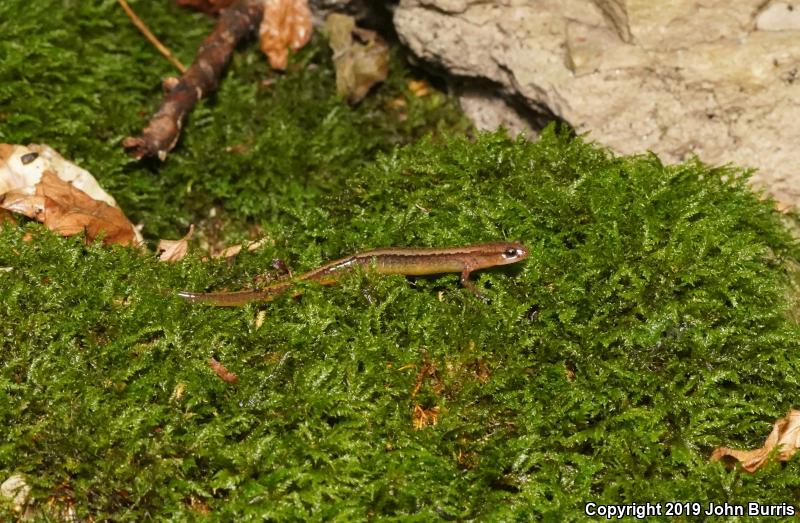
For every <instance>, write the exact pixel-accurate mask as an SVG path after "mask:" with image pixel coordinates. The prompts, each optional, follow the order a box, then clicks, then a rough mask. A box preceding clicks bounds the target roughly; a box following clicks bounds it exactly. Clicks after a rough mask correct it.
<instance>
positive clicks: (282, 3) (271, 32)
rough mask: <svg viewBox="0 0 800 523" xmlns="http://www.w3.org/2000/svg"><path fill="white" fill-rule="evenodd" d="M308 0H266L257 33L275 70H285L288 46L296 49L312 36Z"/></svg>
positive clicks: (287, 59) (293, 49)
mask: <svg viewBox="0 0 800 523" xmlns="http://www.w3.org/2000/svg"><path fill="white" fill-rule="evenodd" d="M311 31H312V26H311V10H310V9H309V8H308V0H264V18H262V19H261V27H259V29H258V36H259V39H260V42H261V50H262V51H263V52H264V54H266V55H267V58H269V63H270V65H271V66H272V68H273V69H279V70H281V71H282V70H284V69H286V64H287V63H288V61H289V49H291V50H292V51H297V50H298V49H300V48H301V47H303V46H304V45H306V44H307V43H308V41H309V40H310V39H311Z"/></svg>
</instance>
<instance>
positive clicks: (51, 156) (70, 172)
mask: <svg viewBox="0 0 800 523" xmlns="http://www.w3.org/2000/svg"><path fill="white" fill-rule="evenodd" d="M0 209H5V210H7V211H11V212H15V213H18V214H22V215H25V216H28V217H29V218H33V219H35V220H37V221H40V222H42V223H43V224H44V225H45V226H46V227H47V228H48V229H50V230H51V231H54V232H57V233H59V234H61V235H63V236H71V235H74V234H79V233H81V232H85V233H86V237H87V239H88V240H89V241H91V240H94V238H96V237H98V236H100V235H102V236H103V242H104V243H106V244H112V243H120V244H124V245H135V244H139V243H141V241H142V238H141V235H140V234H139V231H137V230H136V228H135V227H134V226H133V224H132V223H131V222H130V221H129V220H128V219H127V218H126V217H125V214H123V212H122V211H121V210H120V209H119V207H117V206H116V202H115V201H114V198H112V197H111V195H109V194H108V193H106V192H105V191H104V190H103V189H102V188H101V187H100V185H99V184H98V183H97V181H96V180H95V179H94V177H93V176H92V175H91V174H89V172H88V171H86V170H85V169H81V168H80V167H78V166H77V165H75V164H73V163H71V162H69V161H67V160H65V159H64V158H63V157H61V155H59V154H58V153H57V152H56V151H55V150H53V149H51V148H50V147H48V146H46V145H29V146H28V147H25V146H22V145H11V144H0Z"/></svg>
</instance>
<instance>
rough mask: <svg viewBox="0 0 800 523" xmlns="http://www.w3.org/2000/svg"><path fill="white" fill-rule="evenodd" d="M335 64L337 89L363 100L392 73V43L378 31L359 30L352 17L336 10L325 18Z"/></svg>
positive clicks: (352, 97)
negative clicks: (389, 43)
mask: <svg viewBox="0 0 800 523" xmlns="http://www.w3.org/2000/svg"><path fill="white" fill-rule="evenodd" d="M325 30H326V31H327V32H328V38H329V43H330V46H331V49H332V50H333V63H334V66H335V67H336V91H337V92H338V93H339V94H341V95H343V96H345V97H347V101H348V102H350V103H352V104H355V103H358V102H360V101H361V100H362V99H363V98H364V97H365V96H366V95H367V92H368V91H369V90H370V88H371V87H372V86H373V85H375V84H376V83H378V82H382V81H383V80H385V79H386V76H387V75H388V74H389V46H387V45H386V42H384V41H383V39H382V38H381V37H380V36H378V34H377V33H376V32H375V31H369V30H367V29H360V28H358V27H356V22H355V20H354V19H353V17H351V16H347V15H342V14H338V13H333V14H331V15H329V16H328V18H327V19H326V20H325Z"/></svg>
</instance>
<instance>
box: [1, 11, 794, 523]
mask: <svg viewBox="0 0 800 523" xmlns="http://www.w3.org/2000/svg"><path fill="white" fill-rule="evenodd" d="M134 6H135V7H136V8H137V10H138V11H140V14H142V15H143V16H144V17H145V19H146V20H147V21H148V23H150V25H151V26H152V27H153V28H154V29H155V30H156V32H157V33H158V34H159V35H160V36H162V37H163V38H164V40H165V41H166V42H167V44H168V45H170V46H171V47H172V48H173V50H175V51H176V52H177V54H178V55H179V56H181V57H182V58H183V59H184V60H185V61H189V59H190V58H191V56H192V54H193V51H194V49H195V48H196V46H197V45H198V43H199V42H200V41H201V39H202V38H203V36H204V35H205V33H206V32H207V31H208V30H209V28H210V27H211V22H210V21H209V20H207V19H205V18H204V17H202V16H200V15H195V14H189V13H188V12H186V11H183V10H180V9H178V8H175V7H174V6H172V5H171V4H169V3H167V2H163V3H160V2H159V3H156V2H138V3H134ZM254 47H255V46H254V45H249V46H245V47H243V48H242V49H241V50H240V51H239V52H238V53H237V54H236V56H235V58H234V61H233V64H232V66H231V68H230V70H229V71H228V74H227V76H226V79H225V81H224V82H223V84H222V87H221V89H220V91H219V92H218V93H217V94H216V95H215V96H214V97H212V99H210V100H207V101H204V102H203V103H201V104H200V105H199V106H198V107H197V108H196V109H195V111H194V113H193V115H192V117H191V119H190V121H189V123H188V124H187V126H186V129H185V133H184V136H183V138H182V141H181V143H180V145H179V147H178V148H177V149H176V150H175V151H174V152H173V154H172V155H171V156H170V157H169V159H168V161H167V162H166V163H164V164H163V165H162V164H155V163H153V164H150V163H145V164H137V163H133V162H131V161H130V160H129V159H127V158H126V157H125V156H124V155H123V153H122V151H121V149H120V148H119V141H120V139H121V138H122V137H123V136H125V135H129V134H135V133H136V131H137V130H138V129H139V127H141V125H142V123H143V121H144V119H145V117H146V116H147V115H148V114H149V113H150V112H151V111H152V109H153V108H154V107H155V105H156V103H157V99H158V98H159V89H160V88H159V86H158V82H159V79H160V78H161V77H162V76H165V75H167V74H171V73H172V72H171V71H170V70H169V66H168V64H167V63H166V62H165V61H164V60H163V59H161V58H160V57H159V56H158V55H157V54H155V52H154V51H153V50H152V49H151V48H150V47H149V46H148V45H147V44H146V43H145V42H144V41H143V40H142V38H141V37H140V36H139V35H138V33H137V32H136V31H135V29H133V28H132V27H131V26H130V24H129V22H128V21H127V19H126V18H125V17H124V15H123V14H122V12H121V10H119V9H118V8H117V7H116V3H115V2H113V1H110V0H108V1H104V2H98V3H94V4H93V5H89V3H86V2H77V1H58V2H33V3H32V2H21V1H16V0H15V1H9V2H3V3H2V4H0V140H2V141H5V142H11V143H28V142H42V143H48V144H49V145H51V146H53V147H54V148H56V149H57V150H59V151H60V152H61V153H63V154H64V155H65V156H66V157H67V158H70V159H72V160H74V161H76V162H77V163H79V164H80V165H82V166H83V167H86V168H88V169H89V170H90V171H91V172H93V173H94V174H95V175H96V177H97V178H98V179H99V181H100V182H101V184H102V185H104V187H106V188H107V189H108V190H109V191H110V192H111V193H112V194H113V195H114V196H115V197H116V198H117V199H118V201H119V202H120V203H121V205H122V207H123V209H125V211H126V212H127V214H128V215H129V216H130V217H131V218H132V219H133V220H134V221H139V222H142V223H144V225H145V233H146V234H147V235H148V238H150V239H151V240H152V239H155V238H158V237H173V238H174V237H177V236H179V235H181V234H182V233H183V232H184V231H185V229H186V227H187V226H188V224H189V223H201V224H202V226H203V230H201V231H200V232H201V237H203V238H205V239H210V238H212V237H213V236H215V235H216V236H219V241H222V242H225V243H235V242H237V241H238V240H240V239H242V238H244V237H246V236H247V235H248V234H252V231H253V230H257V231H258V232H257V234H259V235H264V236H266V237H268V238H270V240H271V241H270V242H269V244H268V245H266V246H264V247H262V248H260V249H259V250H257V251H255V252H253V253H245V254H241V255H240V256H239V257H238V258H237V259H236V260H235V261H234V262H233V263H232V264H228V263H226V262H222V261H212V262H203V261H201V260H200V257H201V254H200V252H199V249H197V250H196V251H195V253H194V254H192V255H191V256H190V257H189V258H188V259H186V260H184V261H183V262H181V263H178V264H174V265H170V264H163V263H157V262H156V261H155V260H154V258H153V256H152V255H145V254H142V253H141V252H139V251H136V250H132V249H126V248H119V247H113V248H106V247H102V246H100V245H85V244H84V243H83V242H82V241H81V239H79V238H78V239H63V238H58V237H55V236H53V235H51V234H50V233H47V232H46V231H44V230H43V229H42V228H41V227H40V226H38V225H35V224H26V225H23V226H19V227H5V228H3V229H2V230H0V266H2V267H8V268H10V270H8V271H6V272H2V273H0V297H1V298H2V301H0V325H1V326H2V329H3V332H2V338H0V361H1V363H0V427H3V431H2V436H0V471H1V472H2V479H5V478H6V477H8V476H9V475H11V474H12V473H22V474H24V475H25V477H26V478H27V480H28V482H29V483H30V484H31V485H32V486H33V487H34V496H35V498H36V499H37V500H38V501H39V503H40V505H44V504H45V502H46V501H47V500H48V499H50V500H56V503H57V504H58V503H61V504H62V505H64V504H74V506H75V509H76V510H77V512H78V514H79V515H80V516H82V517H87V516H91V517H92V518H93V519H94V520H102V519H112V520H115V521H124V520H130V521H142V520H147V519H155V520H161V519H166V518H171V519H175V520H199V519H203V518H208V519H210V520H233V519H236V520H259V521H260V520H261V519H262V518H265V517H266V518H271V519H275V520H284V519H311V520H330V519H333V520H340V521H350V520H360V519H372V518H384V517H385V518H395V519H411V520H419V521H428V520H432V519H437V518H447V519H460V518H471V517H477V518H479V519H481V520H527V519H533V518H538V519H548V520H553V521H556V520H573V519H580V518H581V514H582V507H583V504H584V503H585V502H588V501H594V502H597V503H617V504H618V503H625V502H640V503H643V502H647V501H650V502H657V501H662V502H663V501H668V500H682V501H714V502H719V503H722V502H725V501H728V502H735V503H743V502H747V501H753V500H758V501H761V502H765V503H768V502H771V503H780V502H794V503H797V502H798V498H800V468H799V467H800V465H798V463H799V462H798V460H796V459H795V460H792V461H790V462H789V463H787V464H777V463H774V464H771V465H769V466H767V467H766V468H765V469H763V470H761V471H759V472H758V473H756V474H754V475H748V474H742V473H740V472H737V471H727V470H726V469H725V468H724V467H722V466H721V465H720V464H717V463H709V461H708V455H709V453H710V451H711V450H712V449H713V448H714V447H715V446H719V445H727V446H738V447H756V446H760V445H761V443H762V442H763V439H764V438H765V436H766V434H767V433H768V432H769V430H770V429H771V426H772V422H773V421H774V420H775V419H776V418H778V417H780V416H782V415H784V414H785V413H786V411H787V410H788V409H789V408H790V407H793V406H797V390H798V375H799V373H798V370H799V369H798V364H799V363H800V356H798V351H797V347H798V341H800V330H798V327H797V325H796V324H795V323H794V322H793V321H791V320H790V319H787V318H789V315H788V314H787V310H786V309H787V303H788V302H787V299H786V297H785V295H786V292H787V288H788V285H789V283H790V276H789V275H788V273H787V267H788V266H789V265H790V264H791V263H796V262H797V260H798V254H799V253H798V247H797V245H796V243H794V242H793V241H792V239H791V237H790V235H789V233H788V232H787V231H786V229H785V228H784V227H783V226H782V225H781V223H780V221H779V219H778V218H777V217H776V215H775V213H774V212H773V211H772V209H771V206H770V204H769V202H761V201H759V199H758V197H757V196H756V195H754V194H752V193H751V192H749V190H748V189H747V188H746V187H745V185H744V180H743V178H742V177H741V176H738V174H740V173H738V172H737V171H736V170H733V169H728V170H726V169H712V168H708V167H706V166H703V165H701V164H699V163H694V162H692V163H687V164H685V165H680V166H674V167H665V166H663V165H661V164H660V163H659V162H658V160H657V159H656V158H654V157H652V156H642V157H634V158H614V157H611V156H610V155H609V154H608V153H607V152H605V151H603V150H602V149H600V148H598V147H595V146H592V145H587V144H585V143H583V142H582V141H581V140H572V139H571V138H569V137H568V136H566V135H561V134H559V133H556V132H554V131H552V130H550V131H548V132H547V133H545V135H544V137H543V138H542V139H541V140H540V141H538V142H536V143H534V144H530V143H525V142H523V141H513V140H510V139H508V138H506V137H505V136H503V135H502V134H492V135H482V136H480V137H478V139H477V140H475V141H469V140H467V139H464V138H459V137H457V135H458V134H463V132H461V131H463V129H464V124H463V120H462V119H461V117H460V116H459V115H458V114H457V112H456V111H455V110H454V109H453V105H452V102H451V101H449V100H448V99H447V98H446V97H444V96H442V95H433V96H429V97H424V98H416V97H414V96H413V95H412V94H411V93H409V92H408V91H407V89H406V87H405V82H406V79H407V73H405V72H404V71H403V70H402V67H401V66H400V63H399V60H398V61H396V63H395V72H394V73H393V75H392V77H391V78H390V80H389V81H388V82H387V84H386V85H384V86H383V87H382V88H381V89H380V90H378V91H377V92H376V93H374V94H373V95H372V96H371V97H369V98H368V99H367V100H365V102H364V103H363V104H362V105H360V106H359V107H358V108H356V109H352V108H350V107H348V106H347V105H346V104H344V103H343V102H342V101H341V100H339V99H338V98H336V97H335V96H334V95H333V94H332V93H333V85H334V83H333V76H332V71H331V68H330V57H329V53H328V51H327V50H326V47H325V43H324V41H322V40H321V39H318V40H316V41H315V42H314V43H312V45H311V46H310V47H309V48H308V49H306V50H304V51H303V52H301V53H300V54H299V55H298V56H297V57H295V59H294V61H293V65H292V67H290V70H289V72H288V73H287V74H285V75H277V74H274V73H270V72H269V71H268V70H267V67H266V65H265V64H264V59H263V57H262V56H260V55H259V53H258V52H257V50H256V49H255V48H254ZM265 79H266V80H269V81H268V82H266V84H268V85H265V83H264V80H265ZM398 99H399V100H403V101H404V103H405V104H406V106H405V108H403V109H398V107H397V106H398V104H397V103H396V100H398ZM401 113H402V114H401ZM429 132H432V133H433V135H432V136H431V137H428V138H422V139H420V137H421V136H422V135H423V134H425V133H429ZM396 146H397V147H396ZM226 148H229V149H228V150H226ZM211 208H214V209H215V210H216V218H215V219H214V220H213V221H211V220H208V219H207V218H208V215H209V210H210V209H211ZM204 219H205V220H204ZM213 227H217V228H221V232H219V231H218V232H212V231H211V229H212V228H213ZM26 233H27V234H30V235H31V238H30V239H28V240H26V239H24V235H25V234H26ZM500 238H509V239H515V240H521V241H523V242H524V243H526V244H527V245H528V246H529V247H530V248H531V249H532V252H533V254H532V255H531V257H530V258H529V259H528V260H527V261H526V262H524V263H522V264H520V265H519V266H509V267H507V268H504V269H501V270H492V271H485V272H483V273H482V274H480V275H479V276H478V278H477V281H478V285H479V286H481V287H484V288H485V289H486V291H485V292H486V294H487V296H488V298H489V300H488V301H487V302H484V301H480V300H478V299H476V298H475V297H474V296H473V295H471V294H470V293H469V292H467V291H466V290H464V289H461V288H459V287H458V284H457V277H456V276H455V275H447V276H442V277H436V278H420V279H417V280H415V281H413V282H412V281H410V280H407V279H405V278H402V277H380V276H377V275H374V274H369V273H363V272H362V273H357V274H354V275H353V276H351V277H348V278H346V279H345V280H344V281H343V282H342V284H341V285H339V286H338V287H335V288H320V287H317V286H315V285H308V286H307V288H306V292H305V294H304V295H303V296H302V298H300V299H293V298H290V297H284V298H281V299H278V300H277V301H275V302H272V303H270V304H266V305H251V306H247V307H243V308H239V309H214V308H207V307H198V306H192V305H189V304H186V303H184V302H181V301H180V300H178V299H175V298H173V297H171V296H170V295H169V292H168V290H169V289H184V288H186V289H193V290H202V289H218V288H223V287H228V288H241V287H245V286H248V285H251V284H252V281H253V278H254V277H256V276H257V275H259V274H261V273H263V272H265V267H268V266H269V264H270V261H271V260H272V259H273V258H280V259H283V260H285V261H286V262H287V263H288V264H289V265H290V266H291V267H292V268H294V269H295V270H298V271H300V270H306V269H310V268H313V267H315V266H317V265H319V264H320V263H322V262H324V261H326V260H329V259H331V258H335V257H339V256H342V255H345V254H348V253H351V252H354V251H356V250H359V249H363V248H369V247H375V246H381V245H419V246H426V245H459V244H466V243H472V242H479V241H490V240H495V239H500ZM209 241H210V240H209ZM260 312H263V313H264V314H262V315H261V316H262V319H263V324H261V325H260V326H257V325H258V322H257V317H258V316H259V313H260ZM210 356H214V357H216V358H217V359H219V360H220V361H222V362H223V363H224V364H225V365H226V366H227V367H228V369H229V370H231V371H233V372H235V373H236V374H237V375H238V377H239V383H238V384H236V385H231V384H227V383H225V382H223V381H222V380H220V379H219V378H217V377H216V376H215V375H214V374H213V373H212V371H211V370H210V369H209V367H208V363H207V362H208V358H209V357H210ZM425 370H426V371H427V372H423V371H425ZM416 389H418V390H416ZM415 390H416V393H415ZM416 407H420V408H423V409H426V410H428V411H430V410H432V409H434V408H435V407H436V408H438V409H439V416H438V424H437V425H435V426H429V427H426V428H423V429H421V430H414V427H413V424H412V419H413V416H414V410H415V408H416ZM0 510H3V511H5V512H4V514H5V516H7V517H13V516H12V513H11V512H10V508H9V507H8V506H4V507H3V508H2V509H0Z"/></svg>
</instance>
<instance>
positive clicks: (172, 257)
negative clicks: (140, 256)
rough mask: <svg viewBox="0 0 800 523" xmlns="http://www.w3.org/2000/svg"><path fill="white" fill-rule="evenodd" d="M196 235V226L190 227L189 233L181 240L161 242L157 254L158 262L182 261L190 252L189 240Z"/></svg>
mask: <svg viewBox="0 0 800 523" xmlns="http://www.w3.org/2000/svg"><path fill="white" fill-rule="evenodd" d="M193 234H194V225H190V226H189V232H187V233H186V236H184V237H183V238H181V239H180V240H159V242H158V247H156V252H158V261H163V262H176V261H180V260H182V259H183V258H184V257H185V256H186V253H187V252H188V251H189V240H190V239H191V238H192V235H193Z"/></svg>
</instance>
